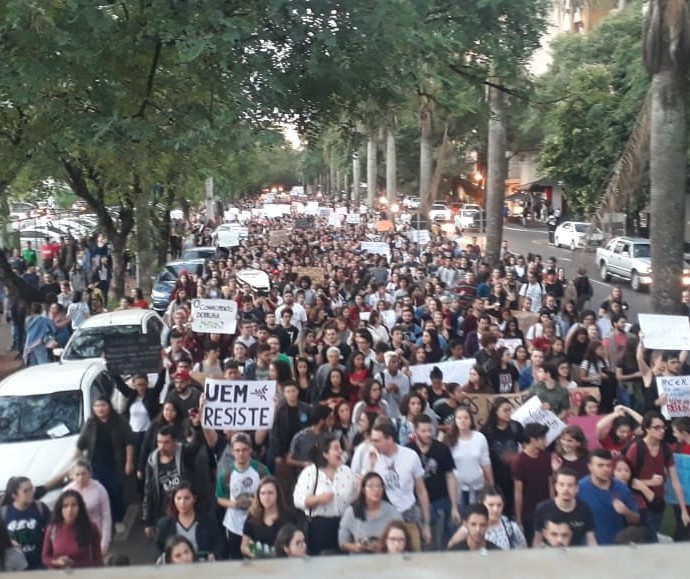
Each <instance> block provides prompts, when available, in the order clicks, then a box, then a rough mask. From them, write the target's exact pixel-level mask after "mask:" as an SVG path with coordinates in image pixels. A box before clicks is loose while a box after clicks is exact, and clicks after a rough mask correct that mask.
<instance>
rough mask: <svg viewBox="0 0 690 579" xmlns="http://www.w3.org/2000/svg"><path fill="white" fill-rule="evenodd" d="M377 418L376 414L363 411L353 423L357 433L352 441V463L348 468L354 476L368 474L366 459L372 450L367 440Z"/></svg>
mask: <svg viewBox="0 0 690 579" xmlns="http://www.w3.org/2000/svg"><path fill="white" fill-rule="evenodd" d="M378 416H379V415H378V414H377V413H376V412H366V411H365V412H362V413H361V414H360V415H359V419H358V420H357V422H355V424H357V428H358V429H359V432H358V433H357V434H356V435H355V439H354V441H353V446H354V448H355V452H354V454H353V456H352V463H351V465H350V466H351V468H352V472H354V473H355V475H356V476H362V475H364V474H366V473H367V472H368V462H367V459H368V456H369V453H370V452H371V450H372V449H373V448H374V446H373V445H372V444H371V442H370V441H369V438H370V436H371V429H372V428H373V427H374V422H376V419H377V418H378Z"/></svg>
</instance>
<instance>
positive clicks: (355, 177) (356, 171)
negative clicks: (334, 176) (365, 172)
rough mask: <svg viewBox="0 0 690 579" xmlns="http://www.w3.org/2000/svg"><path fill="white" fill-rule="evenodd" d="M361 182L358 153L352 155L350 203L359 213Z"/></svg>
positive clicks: (360, 164)
mask: <svg viewBox="0 0 690 579" xmlns="http://www.w3.org/2000/svg"><path fill="white" fill-rule="evenodd" d="M361 182H362V163H361V161H360V160H359V152H357V151H355V152H354V153H352V203H353V204H354V206H355V208H356V209H357V210H358V211H359V185H360V183H361Z"/></svg>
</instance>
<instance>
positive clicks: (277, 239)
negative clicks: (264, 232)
mask: <svg viewBox="0 0 690 579" xmlns="http://www.w3.org/2000/svg"><path fill="white" fill-rule="evenodd" d="M289 242H290V232H289V231H287V230H285V229H276V230H274V231H271V232H270V233H269V234H268V245H269V247H282V246H284V245H287V244H288V243H289Z"/></svg>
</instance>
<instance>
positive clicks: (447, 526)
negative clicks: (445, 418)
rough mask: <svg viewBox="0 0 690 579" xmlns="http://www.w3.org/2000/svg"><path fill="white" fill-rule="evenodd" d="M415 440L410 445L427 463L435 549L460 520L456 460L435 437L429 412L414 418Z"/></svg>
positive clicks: (445, 540) (425, 466) (427, 486)
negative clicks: (455, 470)
mask: <svg viewBox="0 0 690 579" xmlns="http://www.w3.org/2000/svg"><path fill="white" fill-rule="evenodd" d="M414 426H415V441H414V442H410V443H409V444H408V445H407V447H408V448H411V449H412V450H414V451H415V452H416V453H417V454H418V455H419V458H420V459H421V461H422V466H423V467H424V486H426V492H427V494H428V495H429V503H430V504H431V532H432V537H433V539H432V545H433V548H434V549H438V550H441V549H443V546H444V545H446V544H447V543H448V539H449V538H450V536H451V535H452V533H453V526H457V525H459V524H460V513H459V512H458V483H457V479H456V478H455V474H454V473H453V470H454V469H455V462H454V461H453V456H452V455H451V453H450V449H449V448H448V446H447V445H445V444H443V443H442V442H439V441H438V440H435V439H434V425H433V422H432V420H431V417H430V416H428V415H426V414H421V415H420V416H417V417H416V418H415V421H414Z"/></svg>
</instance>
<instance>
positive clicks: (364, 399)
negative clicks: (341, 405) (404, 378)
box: [352, 380, 389, 422]
mask: <svg viewBox="0 0 690 579" xmlns="http://www.w3.org/2000/svg"><path fill="white" fill-rule="evenodd" d="M360 398H361V400H360V401H359V402H357V404H355V407H354V408H353V410H352V420H353V422H357V421H358V420H359V416H360V414H362V412H376V413H377V414H379V415H382V416H388V415H389V412H388V402H386V401H385V400H384V399H383V385H382V384H381V382H380V381H378V380H367V381H366V382H365V384H364V386H363V387H362V390H361V392H360Z"/></svg>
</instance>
